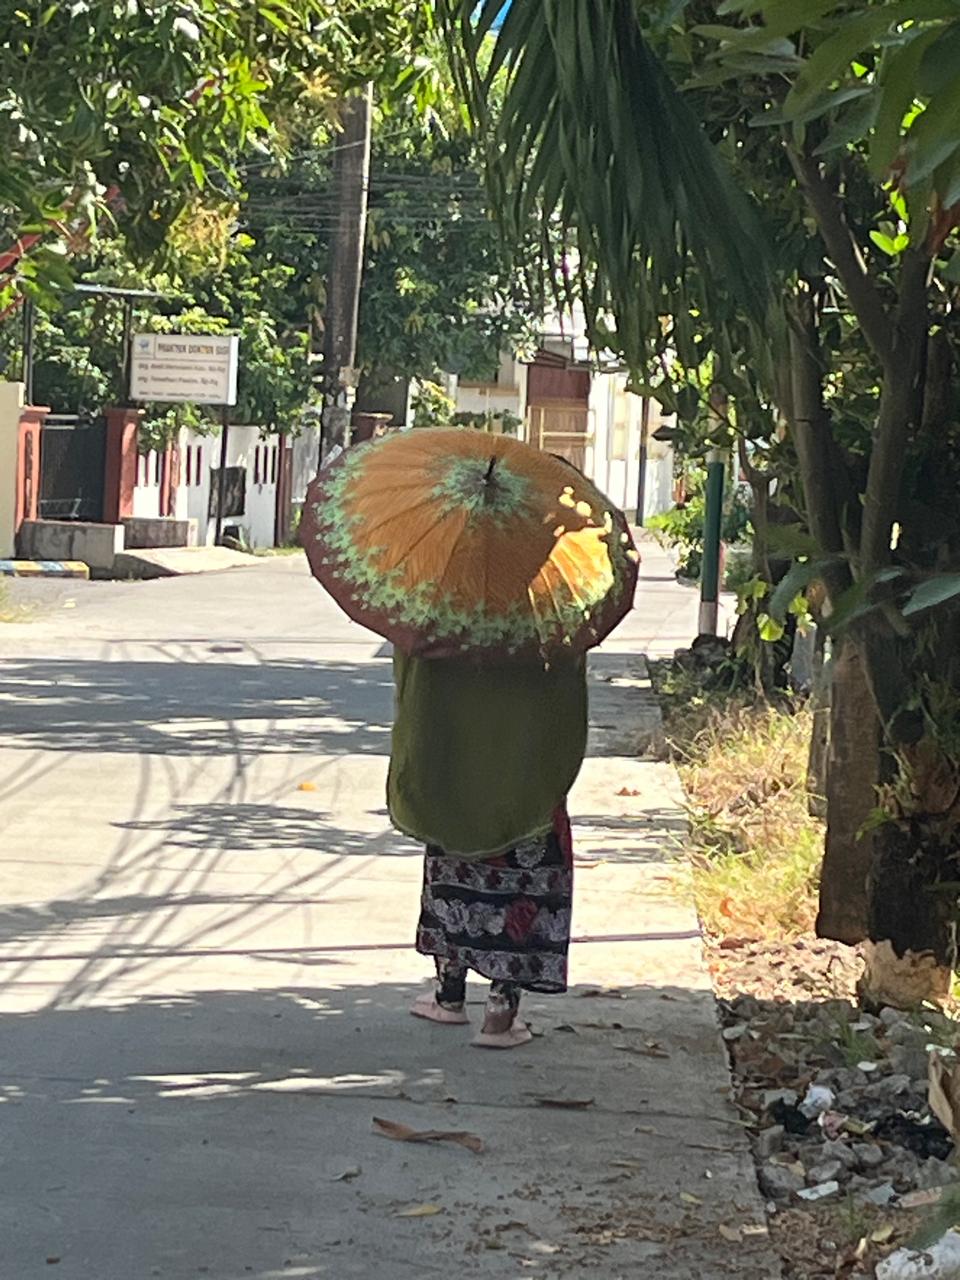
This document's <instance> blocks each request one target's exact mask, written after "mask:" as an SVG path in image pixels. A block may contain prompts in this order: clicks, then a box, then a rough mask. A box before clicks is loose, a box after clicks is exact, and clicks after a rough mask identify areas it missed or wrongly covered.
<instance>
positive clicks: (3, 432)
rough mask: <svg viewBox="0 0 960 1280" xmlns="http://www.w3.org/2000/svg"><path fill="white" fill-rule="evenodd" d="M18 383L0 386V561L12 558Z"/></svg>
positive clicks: (19, 402)
mask: <svg viewBox="0 0 960 1280" xmlns="http://www.w3.org/2000/svg"><path fill="white" fill-rule="evenodd" d="M23 399H24V386H23V383H22V382H0V560H9V559H11V558H12V556H13V555H14V554H15V548H14V543H15V540H16V514H17V468H18V463H19V457H18V453H19V441H20V410H21V409H22V408H23Z"/></svg>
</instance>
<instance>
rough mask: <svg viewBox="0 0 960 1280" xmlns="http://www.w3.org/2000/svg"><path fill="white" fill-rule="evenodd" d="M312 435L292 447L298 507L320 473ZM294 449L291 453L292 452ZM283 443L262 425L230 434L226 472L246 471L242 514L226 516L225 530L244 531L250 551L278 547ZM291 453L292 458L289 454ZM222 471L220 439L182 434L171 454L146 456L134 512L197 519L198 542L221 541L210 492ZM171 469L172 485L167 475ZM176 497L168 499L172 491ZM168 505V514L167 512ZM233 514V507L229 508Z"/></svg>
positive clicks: (293, 492) (139, 474)
mask: <svg viewBox="0 0 960 1280" xmlns="http://www.w3.org/2000/svg"><path fill="white" fill-rule="evenodd" d="M316 434H317V433H316V432H314V431H308V432H305V433H304V434H303V436H301V437H298V438H297V439H296V440H294V441H292V442H290V443H288V444H287V453H288V464H287V465H288V466H289V467H291V469H292V474H291V480H292V488H291V489H290V490H289V491H288V497H289V499H291V500H292V502H293V505H294V508H296V506H297V504H298V503H300V502H302V501H303V497H304V495H305V493H306V486H307V484H308V483H309V481H310V480H311V479H312V478H313V476H314V474H315V472H316V449H317V445H316V442H315V440H314V439H313V437H315V436H316ZM291 445H292V449H291ZM281 448H282V442H281V438H280V437H278V436H277V435H269V436H266V435H264V434H263V433H262V432H261V430H260V428H259V427H248V426H236V427H235V426H231V427H230V429H229V432H228V435H227V460H226V461H227V468H228V469H231V468H240V469H241V470H242V473H243V484H242V488H243V502H242V507H243V509H242V511H240V512H238V513H236V514H233V515H225V516H224V519H223V523H224V526H225V527H228V526H235V527H239V528H240V529H241V530H242V531H243V535H244V538H245V540H246V541H247V543H249V545H250V546H251V547H270V546H273V545H274V541H275V535H276V528H277V486H278V481H279V480H280V478H281V477H280V469H281V467H282V466H283V454H282V452H281ZM291 454H292V457H290V456H289V455H291ZM219 467H220V437H219V435H216V436H200V435H196V434H195V433H194V432H192V431H182V432H181V433H180V437H179V439H178V440H177V441H176V442H175V443H174V445H173V446H172V448H171V450H170V451H169V452H168V453H167V454H162V453H158V452H156V451H153V450H151V451H150V452H149V453H144V454H141V456H140V459H139V466H138V472H137V485H136V488H135V489H134V496H133V514H134V515H135V516H138V517H155V516H160V515H172V516H175V517H176V518H177V519H178V520H187V519H191V520H196V522H197V541H198V542H199V543H200V544H201V545H208V546H209V545H212V544H213V542H214V541H215V538H216V516H215V514H211V503H210V498H211V489H212V486H213V485H214V483H215V478H216V473H217V471H218V470H219ZM168 469H169V470H170V472H171V476H170V479H169V481H168V480H167V477H166V472H167V470H168ZM168 491H169V493H170V495H171V498H170V500H169V501H168V502H166V503H165V501H164V494H165V492H168ZM164 506H167V508H168V509H167V510H163V508H164ZM228 510H229V508H228Z"/></svg>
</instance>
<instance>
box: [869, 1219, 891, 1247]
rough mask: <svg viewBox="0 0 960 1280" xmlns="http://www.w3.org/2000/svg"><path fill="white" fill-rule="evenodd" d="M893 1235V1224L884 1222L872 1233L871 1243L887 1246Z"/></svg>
mask: <svg viewBox="0 0 960 1280" xmlns="http://www.w3.org/2000/svg"><path fill="white" fill-rule="evenodd" d="M893 1235H894V1228H893V1224H892V1223H890V1222H886V1223H884V1225H883V1226H882V1227H877V1229H876V1231H874V1232H873V1234H872V1235H871V1237H870V1239H871V1240H872V1241H873V1243H874V1244H888V1243H889V1242H890V1241H891V1240H892V1239H893Z"/></svg>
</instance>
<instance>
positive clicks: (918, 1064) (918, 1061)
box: [889, 1044, 927, 1080]
mask: <svg viewBox="0 0 960 1280" xmlns="http://www.w3.org/2000/svg"><path fill="white" fill-rule="evenodd" d="M889 1060H890V1067H891V1069H892V1070H893V1071H894V1072H895V1073H896V1074H897V1075H908V1076H910V1077H911V1078H912V1079H915V1080H916V1079H920V1078H921V1077H922V1076H923V1075H924V1074H925V1072H926V1070H927V1051H926V1049H925V1048H924V1047H923V1045H922V1044H895V1045H894V1046H893V1047H892V1048H891V1050H890V1055H889Z"/></svg>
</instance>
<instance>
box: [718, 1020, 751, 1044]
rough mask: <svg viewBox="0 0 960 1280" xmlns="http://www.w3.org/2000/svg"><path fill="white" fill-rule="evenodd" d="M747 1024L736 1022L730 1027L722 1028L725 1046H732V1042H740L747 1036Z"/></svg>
mask: <svg viewBox="0 0 960 1280" xmlns="http://www.w3.org/2000/svg"><path fill="white" fill-rule="evenodd" d="M747 1030H748V1028H747V1024H746V1023H745V1022H737V1023H735V1024H734V1025H733V1026H732V1027H724V1029H723V1038H724V1040H726V1042H727V1044H732V1043H733V1041H734V1040H740V1039H742V1037H743V1036H745V1035H746V1034H747Z"/></svg>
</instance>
